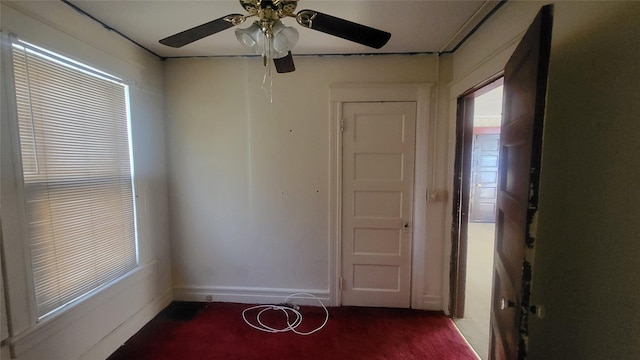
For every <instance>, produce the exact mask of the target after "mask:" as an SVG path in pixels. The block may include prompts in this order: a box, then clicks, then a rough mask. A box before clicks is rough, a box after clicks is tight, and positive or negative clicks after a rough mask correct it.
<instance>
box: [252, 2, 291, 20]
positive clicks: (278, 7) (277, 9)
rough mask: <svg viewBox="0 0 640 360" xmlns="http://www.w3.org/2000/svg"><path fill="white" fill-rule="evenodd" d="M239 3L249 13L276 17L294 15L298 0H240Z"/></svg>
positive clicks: (264, 16)
mask: <svg viewBox="0 0 640 360" xmlns="http://www.w3.org/2000/svg"><path fill="white" fill-rule="evenodd" d="M240 5H241V6H242V7H243V8H244V9H245V11H247V12H248V13H249V14H250V15H258V17H260V18H261V19H263V18H274V19H277V18H283V17H286V16H294V12H295V11H296V7H297V6H298V0H240Z"/></svg>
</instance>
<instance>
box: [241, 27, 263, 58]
mask: <svg viewBox="0 0 640 360" xmlns="http://www.w3.org/2000/svg"><path fill="white" fill-rule="evenodd" d="M235 32H236V38H237V39H238V41H240V44H242V46H244V47H246V48H247V49H249V50H251V51H252V52H256V47H257V45H258V41H259V39H260V36H262V29H261V28H260V25H259V24H258V22H257V21H256V22H254V23H253V24H251V26H249V27H248V28H246V29H236V31H235Z"/></svg>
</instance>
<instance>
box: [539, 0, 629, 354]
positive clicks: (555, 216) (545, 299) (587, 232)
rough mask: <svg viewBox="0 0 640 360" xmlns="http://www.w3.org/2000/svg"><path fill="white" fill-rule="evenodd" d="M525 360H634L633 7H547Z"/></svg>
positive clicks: (609, 5)
mask: <svg viewBox="0 0 640 360" xmlns="http://www.w3.org/2000/svg"><path fill="white" fill-rule="evenodd" d="M555 17H556V23H555V25H554V26H555V28H554V32H553V40H552V48H551V63H550V67H549V71H550V74H549V86H548V99H547V112H546V119H545V131H544V149H543V164H542V174H541V175H542V177H541V183H540V202H539V212H540V216H539V226H538V240H537V243H538V245H537V249H536V254H535V256H536V259H535V264H534V282H533V285H532V303H533V304H542V305H543V306H544V307H545V308H546V317H545V318H544V319H542V320H537V319H534V320H533V321H532V322H531V328H530V329H531V343H530V345H531V348H530V354H531V358H533V359H552V358H575V359H638V358H640V342H639V341H638V339H640V286H639V285H640V272H639V270H640V221H638V219H639V218H640V210H639V209H640V208H639V207H638V203H637V201H638V200H639V199H640V186H638V184H639V183H640V117H639V115H638V114H640V91H639V90H638V84H639V83H640V68H639V67H638V61H639V60H640V47H639V46H638V44H640V3H638V2H629V3H621V2H616V3H589V4H580V5H579V6H577V5H576V4H564V3H560V4H558V5H557V6H556V8H555Z"/></svg>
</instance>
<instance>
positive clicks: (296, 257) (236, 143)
mask: <svg viewBox="0 0 640 360" xmlns="http://www.w3.org/2000/svg"><path fill="white" fill-rule="evenodd" d="M295 61H296V68H297V70H296V71H295V72H294V73H291V74H282V75H279V74H274V77H273V104H270V103H269V99H268V98H267V96H265V94H264V93H263V91H262V90H261V84H262V78H263V74H264V67H263V66H262V65H261V59H259V58H248V59H247V58H232V59H189V60H168V61H167V62H166V66H165V84H166V96H167V107H166V110H167V121H168V124H167V127H168V134H169V135H168V139H169V154H170V156H169V159H170V167H169V168H170V171H169V184H170V204H171V213H170V218H171V221H172V222H171V229H172V259H173V275H174V276H173V281H174V285H175V286H176V288H175V296H176V298H177V299H183V300H200V301H202V300H204V299H205V296H206V295H212V296H213V299H214V300H215V299H218V300H230V301H246V302H260V301H273V299H274V298H273V297H275V298H276V300H279V299H281V296H282V295H285V296H286V295H288V294H289V293H291V292H293V291H299V290H307V291H310V292H312V293H314V294H317V295H319V296H321V297H323V298H328V297H329V296H330V295H331V294H330V293H329V284H330V279H329V272H330V269H329V266H330V263H329V262H330V258H329V251H330V242H331V241H334V240H335V238H334V237H333V236H332V235H331V234H330V232H329V222H330V218H329V217H330V211H331V209H330V188H329V187H330V181H331V179H330V171H329V167H330V153H331V151H330V150H331V149H330V114H329V111H330V97H329V95H330V88H329V86H330V85H331V84H336V83H424V82H434V81H435V80H436V79H437V69H436V63H437V57H435V56H375V57H371V56H365V57H360V56H355V57H297V58H296V59H295ZM419 166H422V167H423V168H424V166H426V164H419ZM423 221H424V220H423ZM437 224H438V225H437V227H438V228H440V225H439V223H437ZM433 241H434V242H439V243H438V244H437V245H436V246H435V249H434V248H429V249H428V250H427V252H429V251H431V252H436V254H435V255H433V254H432V253H429V255H430V256H431V257H432V258H436V259H437V261H439V260H440V259H442V256H441V253H442V248H441V246H440V244H441V238H440V239H437V240H433ZM441 268H442V264H440V263H439V262H438V263H437V264H434V263H433V262H430V263H429V264H428V269H427V270H426V271H425V273H426V274H427V275H425V276H429V275H431V276H434V277H435V280H434V281H435V283H436V284H435V285H434V282H433V281H429V285H430V286H435V287H436V288H437V289H436V290H435V291H436V293H437V294H441V287H442V286H441V279H442V275H441Z"/></svg>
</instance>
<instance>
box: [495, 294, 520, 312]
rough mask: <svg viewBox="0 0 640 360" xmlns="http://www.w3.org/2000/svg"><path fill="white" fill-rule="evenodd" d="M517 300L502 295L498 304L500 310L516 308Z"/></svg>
mask: <svg viewBox="0 0 640 360" xmlns="http://www.w3.org/2000/svg"><path fill="white" fill-rule="evenodd" d="M516 305H517V304H516V302H515V301H511V300H508V299H505V298H503V297H502V296H501V297H500V302H499V304H498V309H500V310H506V309H508V308H514V307H516Z"/></svg>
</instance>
